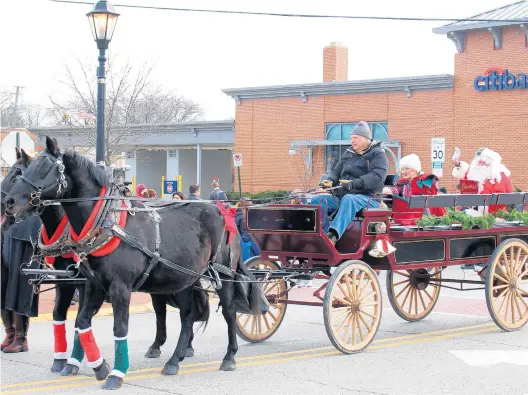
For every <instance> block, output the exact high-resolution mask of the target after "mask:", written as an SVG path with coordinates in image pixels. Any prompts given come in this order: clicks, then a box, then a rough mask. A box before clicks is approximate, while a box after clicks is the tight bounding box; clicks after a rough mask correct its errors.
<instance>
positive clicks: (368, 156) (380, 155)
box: [328, 141, 389, 196]
mask: <svg viewBox="0 0 528 395" xmlns="http://www.w3.org/2000/svg"><path fill="white" fill-rule="evenodd" d="M380 145H381V143H378V142H376V141H373V143H372V144H371V145H370V147H369V148H367V150H366V151H365V152H363V153H362V154H356V153H355V152H354V151H353V150H352V149H351V148H349V149H347V150H346V151H345V153H344V155H343V157H342V158H341V160H340V161H339V162H338V163H337V164H336V165H335V166H334V168H333V169H332V171H331V172H330V174H329V175H328V180H331V181H332V182H333V185H334V186H336V185H339V180H350V186H349V188H348V189H347V190H346V193H353V194H361V195H369V196H373V195H374V194H375V193H381V191H382V190H383V185H384V183H385V178H386V177H387V172H388V170H389V161H388V159H387V154H385V151H384V150H383V148H382V147H381V146H380Z"/></svg>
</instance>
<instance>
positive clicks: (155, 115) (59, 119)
mask: <svg viewBox="0 0 528 395" xmlns="http://www.w3.org/2000/svg"><path fill="white" fill-rule="evenodd" d="M152 70H153V65H148V64H144V65H142V66H140V67H133V66H132V64H131V63H130V62H129V61H126V62H124V64H122V66H117V60H116V59H115V58H111V59H110V60H109V62H108V72H107V79H106V104H105V148H106V152H105V158H106V162H107V164H109V163H110V162H111V158H112V156H113V155H115V154H116V153H117V152H120V146H121V145H123V144H124V143H126V144H133V143H134V142H137V141H138V140H139V139H141V138H143V137H144V136H145V135H148V134H154V133H156V132H157V128H156V125H157V124H161V123H173V122H186V121H193V120H196V119H197V118H198V117H200V116H202V109H201V108H200V106H199V105H198V104H197V103H196V102H194V101H192V100H190V99H188V98H185V97H183V96H181V95H178V94H176V93H174V92H170V91H166V90H164V89H163V88H161V87H160V86H157V85H155V84H153V83H152V82H151V73H152ZM64 71H65V72H64V75H63V78H62V79H61V81H60V82H61V83H62V84H63V86H64V87H65V88H66V89H67V91H68V93H69V98H68V99H66V101H65V102H61V101H59V100H56V99H55V98H53V97H50V100H51V104H52V108H51V111H50V113H51V115H52V116H53V118H54V120H55V123H56V124H57V125H62V126H69V127H71V129H72V131H73V132H74V133H75V134H76V135H77V136H79V137H80V138H81V140H82V141H83V145H84V146H85V147H88V148H90V147H95V145H96V139H97V135H96V131H95V127H94V126H95V123H96V117H95V116H96V111H97V79H96V70H95V67H87V66H86V63H85V62H83V61H81V60H80V59H78V58H76V59H75V63H74V65H73V66H71V65H68V64H67V65H65V66H64ZM134 124H150V125H152V126H150V127H144V128H142V129H141V132H138V131H137V128H135V129H134V132H132V131H131V126H132V125H134Z"/></svg>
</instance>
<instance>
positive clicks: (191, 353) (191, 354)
mask: <svg viewBox="0 0 528 395" xmlns="http://www.w3.org/2000/svg"><path fill="white" fill-rule="evenodd" d="M185 356H186V357H187V358H191V357H194V348H192V347H189V348H188V349H187V354H185Z"/></svg>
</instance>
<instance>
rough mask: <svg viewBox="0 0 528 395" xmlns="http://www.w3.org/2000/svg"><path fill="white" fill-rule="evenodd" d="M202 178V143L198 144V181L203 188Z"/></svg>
mask: <svg viewBox="0 0 528 395" xmlns="http://www.w3.org/2000/svg"><path fill="white" fill-rule="evenodd" d="M201 178H202V146H201V145H200V144H196V183H197V184H198V185H200V189H202V188H203V187H202V185H201Z"/></svg>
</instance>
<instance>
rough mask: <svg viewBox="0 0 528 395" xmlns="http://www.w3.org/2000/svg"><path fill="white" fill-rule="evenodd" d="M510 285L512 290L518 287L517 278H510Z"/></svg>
mask: <svg viewBox="0 0 528 395" xmlns="http://www.w3.org/2000/svg"><path fill="white" fill-rule="evenodd" d="M509 287H510V290H512V291H514V290H515V289H517V279H512V280H510V283H509Z"/></svg>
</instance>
